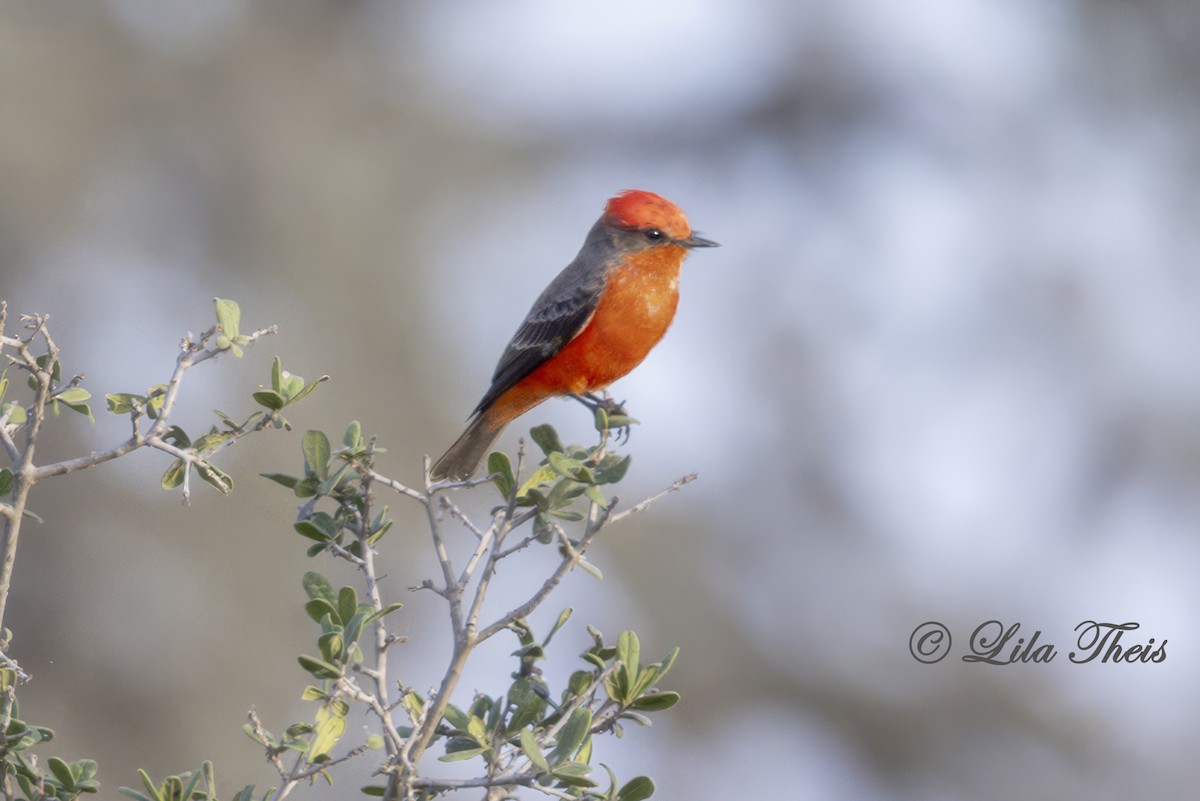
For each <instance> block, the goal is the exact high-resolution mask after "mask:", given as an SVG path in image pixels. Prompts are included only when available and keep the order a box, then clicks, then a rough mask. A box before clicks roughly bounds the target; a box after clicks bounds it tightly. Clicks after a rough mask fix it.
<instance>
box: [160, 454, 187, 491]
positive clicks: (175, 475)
mask: <svg viewBox="0 0 1200 801" xmlns="http://www.w3.org/2000/svg"><path fill="white" fill-rule="evenodd" d="M186 470H187V466H186V465H185V464H184V463H183V460H182V459H176V460H175V461H173V462H171V466H170V467H168V468H167V471H166V472H165V473H163V475H162V478H161V479H160V480H159V482H158V483H159V484H161V485H162V488H163V489H165V490H173V489H175V488H176V487H178V486H179V485H180V484H182V483H183V474H184V472H185V471H186Z"/></svg>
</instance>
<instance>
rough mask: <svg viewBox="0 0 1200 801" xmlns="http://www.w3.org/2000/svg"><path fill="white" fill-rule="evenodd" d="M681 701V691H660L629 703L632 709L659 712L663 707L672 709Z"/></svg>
mask: <svg viewBox="0 0 1200 801" xmlns="http://www.w3.org/2000/svg"><path fill="white" fill-rule="evenodd" d="M677 703H679V693H677V692H672V691H669V690H668V691H665V692H659V693H649V694H647V695H643V696H642V697H641V698H638V699H637V700H636V701H634V702H633V703H632V704H630V705H629V708H630V709H637V710H640V711H642V712H659V711H661V710H663V709H670V708H671V707H673V706H675V705H676V704H677Z"/></svg>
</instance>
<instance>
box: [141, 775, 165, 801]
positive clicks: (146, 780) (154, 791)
mask: <svg viewBox="0 0 1200 801" xmlns="http://www.w3.org/2000/svg"><path fill="white" fill-rule="evenodd" d="M138 776H140V777H141V779H142V786H143V787H145V788H146V789H147V790H149V791H150V797H151V798H154V799H155V800H156V801H162V794H161V793H159V792H158V787H157V786H155V784H154V781H153V780H152V779H151V778H150V774H149V773H147V772H146V771H144V770H142V769H141V768H139V769H138Z"/></svg>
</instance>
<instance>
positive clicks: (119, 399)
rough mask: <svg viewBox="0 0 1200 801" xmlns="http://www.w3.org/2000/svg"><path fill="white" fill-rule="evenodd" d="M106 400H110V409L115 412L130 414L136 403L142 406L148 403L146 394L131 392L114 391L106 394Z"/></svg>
mask: <svg viewBox="0 0 1200 801" xmlns="http://www.w3.org/2000/svg"><path fill="white" fill-rule="evenodd" d="M104 400H105V401H107V402H108V411H110V412H111V413H113V414H129V413H130V412H132V411H133V407H134V406H135V405H136V406H142V407H145V405H146V397H145V396H144V395H134V394H133V393H130V392H113V393H111V394H108V395H105V396H104Z"/></svg>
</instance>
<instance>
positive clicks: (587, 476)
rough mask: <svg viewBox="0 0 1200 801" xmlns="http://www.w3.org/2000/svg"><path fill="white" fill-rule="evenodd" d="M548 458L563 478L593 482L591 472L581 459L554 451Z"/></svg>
mask: <svg viewBox="0 0 1200 801" xmlns="http://www.w3.org/2000/svg"><path fill="white" fill-rule="evenodd" d="M547 458H548V459H549V461H550V466H551V467H552V468H554V472H556V473H558V474H559V475H560V476H562V477H563V478H570V479H573V480H575V481H582V482H584V483H585V484H590V483H592V476H591V473H590V472H589V471H588V469H587V467H586V466H585V465H584V464H583V462H581V461H580V460H578V459H572V458H570V457H568V456H563V455H562V454H561V453H552V454H550V456H549V457H547Z"/></svg>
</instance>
